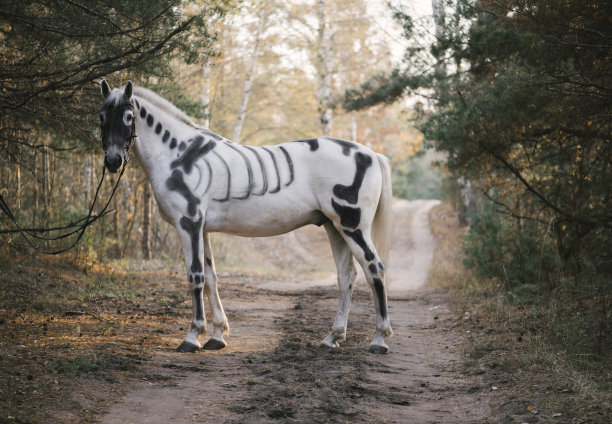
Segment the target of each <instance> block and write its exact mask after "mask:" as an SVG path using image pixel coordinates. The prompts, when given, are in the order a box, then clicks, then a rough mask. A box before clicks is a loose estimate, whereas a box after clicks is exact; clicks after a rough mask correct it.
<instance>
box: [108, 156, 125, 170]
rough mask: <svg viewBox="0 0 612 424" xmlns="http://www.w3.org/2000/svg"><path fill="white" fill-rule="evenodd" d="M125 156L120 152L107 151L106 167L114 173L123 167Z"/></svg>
mask: <svg viewBox="0 0 612 424" xmlns="http://www.w3.org/2000/svg"><path fill="white" fill-rule="evenodd" d="M123 162H124V158H123V155H122V154H120V153H106V155H105V156H104V165H105V166H106V169H108V170H109V171H110V172H112V173H113V174H114V173H116V172H117V171H119V169H121V165H123Z"/></svg>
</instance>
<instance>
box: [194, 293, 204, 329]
mask: <svg viewBox="0 0 612 424" xmlns="http://www.w3.org/2000/svg"><path fill="white" fill-rule="evenodd" d="M193 301H194V303H195V319H196V321H198V322H203V321H204V298H203V297H202V287H196V288H194V289H193Z"/></svg>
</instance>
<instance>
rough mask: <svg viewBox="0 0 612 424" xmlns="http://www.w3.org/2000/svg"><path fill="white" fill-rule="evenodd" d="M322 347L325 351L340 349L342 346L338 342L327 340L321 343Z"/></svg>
mask: <svg viewBox="0 0 612 424" xmlns="http://www.w3.org/2000/svg"><path fill="white" fill-rule="evenodd" d="M321 347H322V348H324V349H338V348H339V347H340V344H339V343H338V342H335V341H329V340H327V339H325V340H323V341H322V342H321Z"/></svg>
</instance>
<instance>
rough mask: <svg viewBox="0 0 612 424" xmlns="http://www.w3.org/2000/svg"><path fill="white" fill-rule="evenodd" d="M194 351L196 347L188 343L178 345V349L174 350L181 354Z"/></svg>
mask: <svg viewBox="0 0 612 424" xmlns="http://www.w3.org/2000/svg"><path fill="white" fill-rule="evenodd" d="M196 350H198V346H196V345H194V344H193V343H189V342H183V343H181V344H180V346H179V347H177V348H176V351H177V352H181V353H185V352H195V351H196Z"/></svg>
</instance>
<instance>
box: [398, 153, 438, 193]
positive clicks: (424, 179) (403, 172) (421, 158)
mask: <svg viewBox="0 0 612 424" xmlns="http://www.w3.org/2000/svg"><path fill="white" fill-rule="evenodd" d="M431 162H432V155H431V154H427V153H423V154H421V153H419V154H417V155H415V156H414V157H412V158H411V159H410V160H408V161H404V162H399V163H395V164H393V166H392V168H391V183H392V186H393V195H394V196H396V197H399V198H400V199H410V200H414V199H440V198H441V196H442V193H441V190H442V182H443V179H444V177H443V175H442V171H441V169H440V168H438V167H436V166H433V165H432V163H431Z"/></svg>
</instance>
